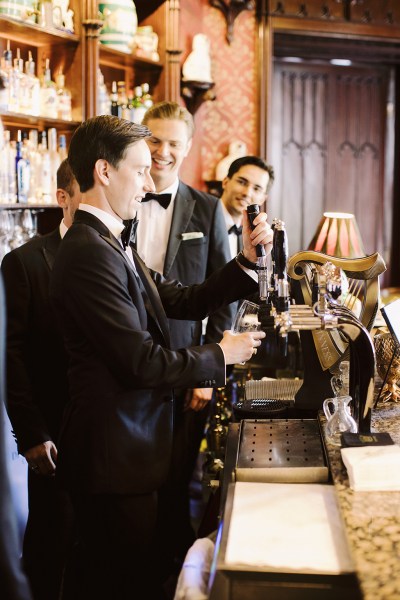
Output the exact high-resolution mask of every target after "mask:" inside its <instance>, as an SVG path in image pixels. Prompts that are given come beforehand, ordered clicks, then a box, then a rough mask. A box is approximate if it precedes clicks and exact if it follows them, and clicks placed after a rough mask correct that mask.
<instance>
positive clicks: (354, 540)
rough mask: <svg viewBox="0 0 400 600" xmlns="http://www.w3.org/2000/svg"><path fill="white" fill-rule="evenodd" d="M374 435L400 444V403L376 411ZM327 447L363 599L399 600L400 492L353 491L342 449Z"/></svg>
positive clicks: (328, 445) (373, 422) (380, 407)
mask: <svg viewBox="0 0 400 600" xmlns="http://www.w3.org/2000/svg"><path fill="white" fill-rule="evenodd" d="M320 418H321V420H322V421H325V418H324V417H323V416H322V413H321V417H320ZM372 431H376V432H378V431H379V432H383V431H387V432H388V433H390V435H391V436H392V438H393V440H394V442H395V443H396V444H399V445H400V403H397V404H396V403H393V402H390V403H387V404H381V405H380V406H378V407H377V408H376V409H374V411H373V413H372ZM325 442H326V448H327V451H328V460H329V466H330V469H331V474H332V479H333V483H334V485H335V492H336V495H337V498H338V504H339V508H340V511H341V514H342V519H343V522H344V524H345V530H346V535H347V538H348V543H349V546H350V553H351V555H352V558H353V561H354V564H355V568H356V573H357V577H358V579H359V583H360V587H361V591H362V594H363V598H364V600H400V492H354V491H353V490H351V489H350V486H349V480H348V477H347V471H346V468H345V466H344V464H343V462H342V458H341V454H340V448H338V447H337V446H333V445H332V444H330V443H329V442H327V441H326V440H325Z"/></svg>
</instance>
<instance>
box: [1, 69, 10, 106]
mask: <svg viewBox="0 0 400 600" xmlns="http://www.w3.org/2000/svg"><path fill="white" fill-rule="evenodd" d="M3 64H4V59H3V58H1V60H0V111H1V112H6V111H7V110H8V87H7V85H8V82H7V76H6V73H5V70H4V67H3Z"/></svg>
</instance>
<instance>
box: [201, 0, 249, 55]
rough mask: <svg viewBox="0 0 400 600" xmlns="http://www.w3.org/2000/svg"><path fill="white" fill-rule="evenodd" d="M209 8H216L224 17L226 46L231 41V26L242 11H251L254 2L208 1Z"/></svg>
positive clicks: (243, 0) (247, 0) (245, 0)
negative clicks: (226, 27)
mask: <svg viewBox="0 0 400 600" xmlns="http://www.w3.org/2000/svg"><path fill="white" fill-rule="evenodd" d="M210 4H211V6H213V7H214V8H218V9H219V10H220V11H221V12H222V14H223V15H224V17H225V20H226V23H227V26H228V29H227V33H226V39H227V41H228V44H230V43H231V41H232V40H233V24H234V22H235V19H236V17H237V16H238V15H239V14H240V13H241V12H243V11H244V10H253V9H254V8H255V5H256V3H255V0H230V1H228V0H210Z"/></svg>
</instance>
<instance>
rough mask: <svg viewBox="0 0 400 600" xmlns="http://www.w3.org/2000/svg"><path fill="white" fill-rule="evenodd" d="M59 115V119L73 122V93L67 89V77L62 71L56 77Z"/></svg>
mask: <svg viewBox="0 0 400 600" xmlns="http://www.w3.org/2000/svg"><path fill="white" fill-rule="evenodd" d="M56 91H57V114H58V118H59V119H63V120H64V121H72V98H71V92H70V91H69V90H68V89H67V88H66V87H65V75H64V73H62V71H59V73H58V74H57V76H56Z"/></svg>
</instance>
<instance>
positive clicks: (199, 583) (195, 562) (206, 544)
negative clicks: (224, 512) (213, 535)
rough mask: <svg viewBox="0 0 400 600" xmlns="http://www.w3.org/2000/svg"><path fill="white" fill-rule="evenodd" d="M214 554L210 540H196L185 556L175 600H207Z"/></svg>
mask: <svg viewBox="0 0 400 600" xmlns="http://www.w3.org/2000/svg"><path fill="white" fill-rule="evenodd" d="M213 554H214V543H213V542H212V541H211V540H210V539H209V538H201V539H199V540H196V541H195V543H194V544H193V546H191V547H190V548H189V550H188V552H187V554H186V556H185V560H184V563H183V566H182V569H181V572H180V573H179V579H178V583H177V586H176V592H175V596H174V600H207V598H208V594H207V584H208V578H209V575H210V567H211V563H212V559H213Z"/></svg>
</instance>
